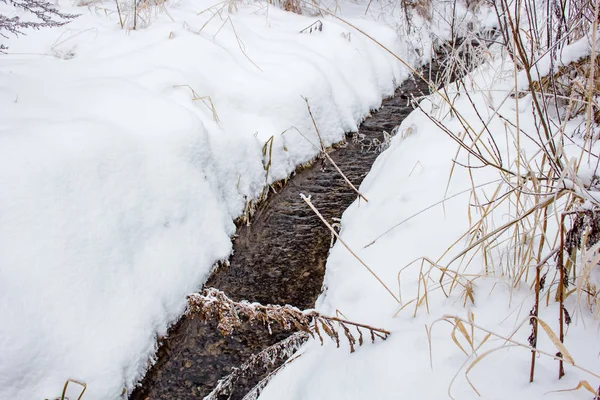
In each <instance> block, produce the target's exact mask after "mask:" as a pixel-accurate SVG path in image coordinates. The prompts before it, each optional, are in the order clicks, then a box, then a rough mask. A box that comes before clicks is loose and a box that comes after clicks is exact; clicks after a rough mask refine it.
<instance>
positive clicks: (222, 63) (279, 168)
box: [0, 0, 420, 400]
mask: <svg viewBox="0 0 600 400" xmlns="http://www.w3.org/2000/svg"><path fill="white" fill-rule="evenodd" d="M232 4H234V5H235V7H234V9H233V10H232V11H231V12H228V11H227V9H223V6H222V3H221V4H218V5H215V4H214V2H210V1H194V2H192V1H187V0H184V1H180V2H175V3H172V4H168V5H167V6H166V8H162V9H161V8H157V10H155V11H156V12H154V11H153V12H151V13H150V14H148V15H149V16H151V20H150V21H149V22H148V21H146V22H147V23H146V24H145V25H146V27H145V28H144V29H138V30H131V29H121V27H120V25H119V19H118V16H117V14H116V12H115V5H114V3H93V4H91V5H90V6H89V7H88V8H86V7H74V6H71V5H69V4H66V3H61V10H62V11H64V12H72V13H78V14H81V16H80V17H79V18H77V19H76V20H74V21H73V22H72V23H70V24H68V25H66V26H65V27H63V28H59V29H53V30H47V29H46V30H41V31H29V32H27V35H25V36H20V37H19V38H12V37H11V38H10V39H9V40H5V41H4V40H3V43H4V44H6V45H7V46H8V47H9V50H8V54H6V55H3V56H2V58H0V87H1V90H0V110H1V111H0V114H1V118H0V187H1V188H2V190H1V192H0V320H1V321H3V323H2V324H0V349H1V350H2V357H1V359H0V398H2V399H34V398H35V399H39V398H57V397H60V394H61V391H62V388H63V385H64V383H65V382H66V381H67V379H74V380H77V381H80V382H84V383H86V384H87V390H86V392H85V397H84V398H85V399H86V400H87V399H89V400H94V399H102V400H110V399H117V398H121V395H122V393H125V394H126V393H127V392H129V391H131V389H132V387H133V386H134V385H135V383H136V382H137V380H138V379H140V378H141V377H142V376H143V374H144V372H145V371H146V369H147V367H148V364H149V361H150V360H151V358H152V357H153V355H154V353H155V351H156V343H157V339H158V338H160V337H161V336H163V335H165V333H166V332H167V328H168V326H169V325H170V324H171V323H173V322H174V321H176V320H177V319H178V318H179V316H180V315H181V313H182V311H183V310H184V307H185V304H186V295H187V294H189V293H191V292H194V291H195V290H197V289H198V288H199V287H201V285H202V284H203V282H204V281H205V280H206V278H207V276H208V274H209V272H210V270H211V268H212V266H213V265H214V263H215V262H216V261H218V260H222V259H226V258H227V257H228V256H229V254H230V252H231V241H230V236H231V235H232V234H233V233H234V232H235V226H234V223H233V220H234V219H235V218H237V217H238V216H240V215H241V214H242V212H243V211H244V208H245V207H246V205H247V203H248V202H249V201H251V200H254V199H256V198H258V197H259V196H260V194H261V193H262V190H263V188H264V186H265V185H266V184H268V183H271V182H273V181H276V180H278V179H282V178H285V177H287V176H288V175H289V174H290V173H291V172H292V171H293V170H294V168H295V167H296V166H297V165H298V164H301V163H304V162H306V161H309V160H310V159H312V158H313V157H314V156H315V155H316V152H317V149H315V148H314V147H313V146H312V145H311V144H310V143H309V141H312V142H317V138H316V135H315V133H314V129H313V127H312V122H311V120H310V118H309V116H308V113H307V110H306V104H305V101H304V100H303V98H302V96H304V97H305V98H307V99H308V100H309V102H310V106H311V109H312V111H313V114H314V116H315V118H316V121H317V123H318V125H319V129H320V132H321V135H322V138H323V141H324V144H325V145H330V144H332V143H334V142H337V141H340V140H342V139H343V137H344V132H346V131H352V130H356V128H357V124H358V123H359V122H360V121H361V120H362V119H363V118H364V117H365V116H366V115H368V113H369V111H370V110H371V109H375V108H377V107H378V106H379V105H380V104H381V99H382V98H383V97H385V96H389V95H391V94H392V93H393V90H394V88H395V84H396V83H398V82H400V81H401V80H402V79H404V78H405V77H406V76H408V72H407V71H406V69H405V68H404V67H402V65H401V63H400V62H398V61H397V60H395V59H394V58H393V57H392V56H391V55H389V54H388V53H386V52H385V51H384V50H382V49H381V48H380V47H379V46H378V45H376V44H374V43H373V42H371V41H370V40H368V39H367V38H365V37H362V36H360V35H356V34H352V35H348V33H349V32H350V30H351V28H349V26H347V25H345V24H344V23H342V22H340V21H338V20H336V19H334V18H331V17H319V18H318V19H320V20H321V21H322V23H323V30H322V31H316V32H313V33H302V34H301V33H299V32H300V31H301V30H302V29H303V28H305V27H307V26H309V25H310V24H312V23H313V22H315V21H316V20H317V18H316V17H311V16H299V15H296V14H292V13H287V12H283V11H281V10H280V9H278V8H276V7H273V6H270V5H268V4H267V3H264V2H256V3H250V4H247V5H242V4H237V3H232ZM3 7H4V8H3V10H5V9H6V7H5V5H3ZM207 9H208V11H204V12H201V11H203V10H207ZM362 10H363V12H364V9H362ZM346 16H347V17H348V16H349V15H346ZM350 16H351V15H350ZM351 21H353V22H354V23H355V24H356V25H358V26H360V27H361V29H363V30H365V31H366V32H369V33H370V34H371V35H373V36H374V37H375V38H377V39H378V40H379V41H380V42H381V43H383V44H385V45H386V46H388V47H390V48H391V49H393V50H394V51H396V52H398V53H399V54H405V55H406V56H407V59H408V60H409V61H410V62H411V63H418V62H420V61H419V60H418V58H417V57H416V56H415V55H411V54H412V53H409V52H408V50H407V44H406V42H403V41H402V40H400V39H399V37H398V32H397V31H396V30H395V29H394V28H392V27H389V26H387V25H385V24H383V23H379V22H376V21H373V20H369V19H360V20H359V19H356V20H353V19H351ZM126 24H131V19H130V18H129V19H127V20H126ZM140 24H141V25H144V24H142V22H140ZM292 127H294V128H296V129H297V130H298V131H300V132H301V133H302V135H300V134H299V133H298V132H297V131H296V129H290V128H292ZM271 137H273V138H274V139H273V153H272V160H271V161H272V162H271V164H270V168H269V171H268V175H267V172H266V171H265V165H267V164H268V161H269V160H268V156H264V155H263V151H262V149H263V145H264V144H265V142H267V141H268V140H269V139H270V138H271ZM305 137H306V138H305ZM307 139H308V140H307ZM267 154H268V153H267ZM70 388H71V386H70ZM78 393H79V388H77V387H76V385H73V387H72V389H70V390H69V392H68V396H71V397H76V396H77V395H78Z"/></svg>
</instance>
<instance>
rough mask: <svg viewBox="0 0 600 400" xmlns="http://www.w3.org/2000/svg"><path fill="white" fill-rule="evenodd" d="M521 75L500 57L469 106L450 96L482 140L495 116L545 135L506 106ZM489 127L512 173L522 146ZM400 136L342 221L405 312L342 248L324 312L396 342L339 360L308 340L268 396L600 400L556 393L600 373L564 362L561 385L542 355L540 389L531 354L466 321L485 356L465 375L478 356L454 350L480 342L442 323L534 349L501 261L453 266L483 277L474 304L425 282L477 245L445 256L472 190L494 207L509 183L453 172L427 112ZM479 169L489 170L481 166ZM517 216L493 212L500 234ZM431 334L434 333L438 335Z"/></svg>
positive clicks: (583, 332)
mask: <svg viewBox="0 0 600 400" xmlns="http://www.w3.org/2000/svg"><path fill="white" fill-rule="evenodd" d="M511 68H512V66H511V63H510V61H507V60H506V59H501V58H498V59H495V61H493V62H492V61H490V62H489V64H488V65H487V66H485V67H482V68H480V69H478V70H477V71H476V72H475V73H473V74H472V76H471V77H470V78H469V80H468V81H467V83H466V84H465V86H461V88H463V87H469V88H470V89H471V90H472V91H471V96H470V98H467V96H462V95H460V94H458V93H457V88H456V87H455V86H452V87H450V88H449V89H448V93H450V95H451V97H452V98H453V99H454V101H455V102H454V106H455V107H456V109H457V110H459V111H460V113H461V115H462V116H464V117H465V120H466V121H468V123H470V124H473V126H474V130H475V131H476V132H478V131H479V129H481V123H479V122H478V121H479V118H480V117H481V118H482V119H483V120H484V121H487V120H488V119H490V118H491V117H492V115H494V113H495V112H496V111H497V112H498V114H500V115H503V116H504V117H505V118H510V119H511V120H512V121H513V122H514V120H515V118H517V117H518V118H520V127H521V129H522V130H523V131H524V132H535V129H536V126H535V121H534V120H533V117H532V111H531V110H532V105H531V99H530V98H529V99H527V98H524V99H521V100H520V104H519V107H518V108H517V104H518V103H516V101H515V100H514V99H510V98H508V97H507V95H508V94H509V92H510V90H506V89H507V88H509V89H510V88H511V87H514V78H513V73H514V71H513V70H512V69H511ZM472 104H474V105H475V106H476V109H477V111H478V112H479V116H478V115H477V114H475V111H474V109H473V106H472ZM434 105H435V106H434ZM421 106H422V107H423V109H424V110H425V111H426V112H428V113H431V114H432V115H434V116H435V117H437V118H440V119H441V120H442V121H443V123H444V124H445V125H446V126H447V127H448V129H449V130H450V131H452V132H454V133H455V134H459V133H460V132H461V130H463V127H462V125H461V124H460V123H459V121H458V119H457V118H456V117H455V114H450V113H449V112H448V107H445V106H444V104H443V103H442V102H441V101H440V99H439V98H437V97H435V96H431V97H429V98H427V99H425V100H423V101H422V102H421ZM579 123H581V121H579ZM573 125H576V124H573ZM489 129H490V131H491V132H492V134H493V135H494V137H495V138H496V139H497V141H496V143H497V145H498V150H499V152H500V154H502V156H503V159H504V162H505V165H510V166H511V167H512V166H513V164H512V162H513V161H514V158H515V157H516V154H515V153H514V152H511V151H509V149H512V148H513V146H514V143H511V142H512V140H507V139H506V129H507V128H506V126H505V124H504V122H503V120H502V119H500V118H495V119H494V120H493V121H492V122H491V123H490V125H489ZM567 131H569V127H567ZM398 132H399V133H398V135H397V136H396V137H395V138H394V139H393V141H392V144H391V147H390V148H389V149H388V150H386V151H385V152H384V153H383V154H382V155H381V156H380V157H379V158H378V159H377V161H376V163H375V165H374V166H373V168H372V170H371V172H370V173H369V175H368V176H367V178H366V179H365V181H364V182H363V184H362V185H361V187H360V191H361V192H362V193H363V194H364V195H365V196H366V197H367V198H368V199H369V202H368V203H365V202H361V201H358V200H357V201H356V202H355V203H354V204H353V205H352V206H351V207H350V208H349V209H348V210H347V211H346V212H345V213H344V215H343V218H342V223H341V226H342V230H341V238H342V239H343V240H344V241H345V242H346V243H347V244H348V245H349V246H350V248H352V249H353V251H354V252H356V253H357V255H358V256H359V257H360V258H361V259H362V260H363V261H364V262H366V264H367V265H369V267H370V268H371V269H373V270H374V271H375V273H376V274H377V275H378V276H379V277H380V278H381V279H382V280H383V282H385V284H386V285H387V286H388V287H390V288H391V289H392V291H393V292H394V293H397V295H398V296H400V295H401V300H402V304H398V303H397V302H396V300H394V298H393V297H392V296H390V294H389V293H388V292H386V290H385V289H384V288H383V287H382V286H381V284H380V283H379V282H378V281H377V280H376V279H375V278H374V277H372V276H371V275H370V274H369V272H368V271H367V270H366V269H365V268H364V267H363V266H362V265H361V264H360V263H359V262H358V261H357V260H356V259H355V258H354V257H353V256H352V255H351V254H350V253H349V252H348V251H347V250H346V249H345V248H344V247H343V246H342V245H341V243H339V242H338V243H336V244H335V246H334V247H333V248H332V250H331V253H330V256H329V259H328V262H327V266H326V268H327V269H326V282H325V283H326V291H325V293H324V294H323V295H321V297H320V298H319V301H318V303H317V309H318V310H319V311H320V312H322V313H323V314H325V315H340V314H341V315H342V316H343V317H344V318H346V319H349V320H353V321H357V322H360V323H364V324H369V325H371V326H375V327H379V328H384V329H387V330H390V331H391V332H392V334H391V336H390V337H389V339H388V340H387V341H385V342H377V343H375V344H371V343H366V344H365V345H364V346H362V347H361V348H359V349H357V351H356V352H355V353H353V354H350V352H349V349H348V347H347V346H346V347H345V346H344V344H343V343H342V345H341V348H340V349H337V348H336V346H335V344H334V343H332V342H327V343H325V345H324V346H320V343H319V341H318V340H310V341H309V342H308V343H307V344H306V345H305V346H304V347H303V349H301V350H300V351H301V352H302V353H303V354H302V356H301V357H299V358H298V359H296V360H295V361H293V362H292V363H291V364H290V365H289V366H287V367H286V368H285V369H283V370H282V372H280V373H279V374H278V375H276V376H275V378H274V379H273V380H272V381H271V383H269V385H268V386H267V387H266V389H265V391H264V392H263V393H262V395H261V396H260V399H261V400H271V399H282V398H284V399H288V400H300V399H304V400H306V399H332V400H336V399H340V400H341V399H344V400H354V399H356V400H358V399H396V398H406V399H442V398H455V399H475V398H485V399H509V398H510V399H523V400H525V399H538V398H552V399H554V398H563V399H575V398H578V399H589V398H590V394H589V393H588V392H586V391H585V390H580V391H575V392H574V391H566V392H562V393H551V394H549V393H548V392H553V391H558V390H567V389H572V388H575V387H576V386H577V385H578V383H579V382H580V381H581V380H588V381H589V382H590V383H591V385H592V386H594V384H597V379H595V378H594V376H592V375H590V374H587V373H585V372H582V371H581V370H578V369H576V368H574V367H571V366H569V365H568V364H567V363H565V369H566V376H565V377H563V378H562V379H561V380H558V379H557V375H558V363H557V362H556V361H554V360H553V359H552V358H551V357H547V356H539V357H538V358H537V360H536V377H535V381H534V382H533V383H532V384H530V383H529V366H530V357H531V354H530V352H529V351H528V350H527V349H524V348H522V347H515V346H506V342H505V341H504V340H502V339H499V338H498V337H496V336H491V337H489V338H487V339H486V332H484V331H481V330H479V329H473V330H471V328H470V326H469V325H467V324H464V325H463V326H465V327H466V332H467V334H468V335H469V337H471V338H472V339H471V340H472V345H473V346H474V347H476V348H477V347H478V346H480V345H482V347H481V348H479V350H478V351H477V352H476V354H477V355H486V354H487V356H486V357H485V358H483V359H482V360H480V361H479V362H478V363H476V365H475V366H474V368H473V369H471V370H470V371H467V367H468V366H469V365H470V364H471V363H473V362H474V361H476V356H471V357H469V356H468V355H467V354H466V353H464V352H463V351H462V350H461V349H460V348H459V347H458V346H457V343H460V345H461V346H463V348H464V349H466V351H467V352H469V354H470V353H471V347H470V346H471V344H470V343H469V342H468V341H467V340H466V339H465V336H464V335H463V334H462V333H461V332H460V331H459V330H456V331H455V332H454V334H455V338H456V342H455V341H454V340H453V338H452V325H450V324H448V323H446V322H437V323H435V322H436V321H438V320H440V319H442V318H443V317H444V316H445V315H453V316H458V317H461V318H464V319H465V320H469V319H470V320H472V321H474V323H475V324H477V325H478V326H481V327H485V328H486V329H488V330H490V331H491V332H494V333H496V334H498V335H500V336H501V337H502V336H504V337H508V336H510V335H511V334H512V333H513V331H515V330H517V328H518V327H519V326H521V325H520V324H523V325H522V326H523V327H522V328H521V329H518V330H517V333H516V334H514V336H512V337H511V339H512V340H516V341H518V342H520V343H523V344H527V343H528V336H529V334H530V332H531V330H530V328H529V325H528V321H529V311H530V310H531V308H532V306H533V304H534V298H533V295H532V293H531V290H530V289H529V287H526V286H527V285H517V286H515V287H513V286H512V285H511V279H512V278H511V277H510V276H507V275H506V274H504V273H502V272H503V270H502V268H501V267H504V266H503V265H502V263H499V264H496V267H494V263H491V262H489V260H488V262H486V260H484V259H482V257H480V256H476V257H475V258H474V259H473V261H472V262H471V264H470V265H469V266H468V267H466V266H465V263H462V262H456V263H453V264H451V266H450V269H454V270H459V271H460V273H461V274H463V275H464V276H467V277H468V278H469V279H473V283H474V286H473V287H472V289H473V292H472V295H473V300H474V303H471V301H470V299H469V293H471V292H470V288H467V287H464V288H461V287H460V286H459V285H456V288H455V289H454V291H453V292H452V294H451V295H450V296H449V297H446V296H444V294H443V293H442V291H441V290H440V288H439V281H438V280H439V278H440V276H441V275H440V274H439V273H437V272H435V269H434V272H433V273H432V274H431V275H428V278H427V279H425V281H423V280H420V276H421V275H420V274H421V273H426V272H427V271H428V270H429V269H430V264H428V261H427V260H433V262H435V261H436V260H438V259H440V257H441V259H440V262H439V265H441V266H446V265H447V263H448V262H450V261H451V260H452V258H453V257H454V256H455V255H456V253H457V251H458V249H459V248H460V249H462V248H465V247H466V246H467V245H468V243H469V242H468V237H467V238H464V237H463V238H462V239H460V240H459V242H458V243H459V246H458V247H457V248H454V249H453V250H451V251H450V252H448V253H446V251H447V249H448V248H449V247H451V245H452V244H453V243H454V242H455V241H456V240H457V239H459V238H461V236H462V234H463V233H464V232H465V231H466V230H467V229H468V228H469V215H468V210H469V205H470V204H471V203H473V198H472V197H471V196H470V193H471V188H472V187H473V186H476V185H481V187H480V188H478V189H477V192H478V193H479V194H480V196H481V199H480V200H481V201H482V202H484V200H485V199H490V198H491V196H490V195H491V194H492V193H491V192H492V191H493V190H494V189H495V187H496V185H497V182H498V179H499V175H498V173H497V172H496V171H495V170H494V169H492V168H486V169H471V170H468V169H466V168H462V167H460V166H459V165H456V164H455V165H454V169H453V159H456V157H457V144H456V143H455V142H454V141H453V140H452V139H451V138H450V137H449V136H448V135H447V134H445V133H444V132H443V131H442V130H440V129H439V128H438V126H437V125H435V124H434V123H433V122H432V121H431V120H430V119H429V118H428V117H427V116H426V115H425V114H424V113H423V112H421V111H414V112H413V113H412V114H410V116H409V117H408V118H406V120H405V121H404V122H403V124H402V125H401V127H400V128H399V131H398ZM520 140H521V141H522V142H521V146H522V147H521V148H522V154H519V155H518V156H519V157H523V159H524V160H529V159H531V158H532V157H541V155H539V152H537V153H536V152H535V151H534V150H535V146H532V145H531V144H532V143H531V142H529V141H528V139H527V138H526V137H525V135H523V136H521V137H520ZM490 143H491V142H490ZM490 145H491V144H490ZM565 146H566V148H565V151H567V152H568V151H573V153H575V154H577V152H578V151H581V150H580V148H579V147H578V146H581V144H580V143H573V144H568V145H565ZM462 153H466V152H464V151H463V152H462ZM457 161H459V162H461V163H465V164H466V163H468V162H469V159H468V158H467V157H466V156H464V154H463V155H462V156H459V157H458V159H457ZM470 162H471V164H473V165H478V163H477V162H476V161H474V159H473V158H471V160H470ZM594 163H595V161H594ZM451 171H452V172H451ZM471 177H472V179H473V181H471ZM472 185H473V186H472ZM305 194H306V195H309V194H310V193H305ZM486 195H487V197H486ZM444 199H446V200H445V201H443V200H444ZM510 211H511V210H510V209H507V208H506V207H499V208H498V209H497V210H496V211H494V216H495V217H494V219H495V221H496V223H497V225H495V226H500V225H501V224H504V223H506V222H507V221H509V220H510V219H511V218H513V217H511V215H512V214H509V212H510ZM403 221H404V222H403ZM392 228H393V229H392ZM389 229H391V231H389V232H388V233H386V234H385V235H383V236H381V235H382V234H383V233H384V232H387V231H388V230H389ZM378 237H379V239H377V240H376V241H375V242H374V244H372V245H370V246H367V245H368V244H369V243H372V242H373V240H374V239H376V238H378ZM498 242H499V243H498V247H499V249H503V247H502V246H503V244H502V243H501V241H498ZM365 246H367V247H365ZM500 251H501V250H499V252H500ZM508 254H510V253H508ZM459 261H460V260H459ZM422 262H423V263H422ZM494 268H497V270H494ZM552 270H553V268H551V272H550V273H549V275H548V281H549V280H550V279H551V274H552V273H553V272H552ZM530 273H533V272H530ZM484 275H486V276H484ZM446 276H447V277H448V274H447V275H446ZM448 279H449V278H448ZM462 282H463V283H464V282H466V280H463V281H462ZM424 284H426V285H427V290H428V293H429V295H428V296H427V301H426V302H425V301H423V303H421V304H420V305H419V306H418V307H417V305H416V302H414V301H413V302H411V300H412V299H414V298H415V297H416V296H417V294H418V292H420V293H421V294H422V293H423V290H424ZM448 287H449V285H446V290H448ZM467 289H469V291H467ZM553 294H554V290H552V296H553ZM573 297H574V296H571V297H570V298H569V299H568V302H567V308H568V309H569V310H571V312H573V311H572V310H576V312H575V315H576V317H575V319H574V321H573V322H572V324H571V325H570V326H569V328H568V332H567V335H566V339H565V345H566V347H567V349H568V350H569V352H570V354H571V355H572V356H573V358H574V359H575V360H576V362H577V364H578V365H579V366H581V367H583V368H588V369H590V370H591V371H597V368H595V366H596V365H597V357H598V353H599V352H600V344H599V343H600V342H599V341H598V336H597V327H598V321H597V320H594V319H593V316H591V315H590V312H589V311H588V310H585V309H583V308H581V307H578V306H577V305H576V304H575V299H573ZM545 299H546V298H545V297H544V300H543V303H544V305H543V306H542V307H541V309H540V318H541V319H543V320H545V321H546V322H547V323H548V324H549V325H550V327H551V328H552V329H553V330H554V331H555V332H557V327H558V313H559V311H558V305H557V304H556V303H555V302H554V301H553V300H552V299H550V305H549V306H547V305H546V301H545ZM338 313H340V314H338ZM572 315H573V314H572ZM434 323H435V324H434ZM427 329H431V330H430V331H429V333H430V335H431V336H430V338H428V331H427ZM538 338H539V339H538V348H539V349H541V350H542V351H545V352H547V353H548V354H550V355H553V354H555V353H556V352H557V349H556V347H555V346H554V344H553V343H552V341H551V339H550V338H549V337H548V336H547V335H546V334H544V333H543V331H542V329H541V328H540V334H539V336H538ZM484 342H485V343H484ZM488 351H489V353H487V352H488ZM466 372H468V376H467V375H466ZM469 380H470V381H469ZM471 384H472V385H473V386H471ZM594 388H595V387H594ZM476 390H477V391H478V392H479V394H478V393H477V392H476ZM479 395H480V396H481V397H480V396H479ZM449 396H450V397H449Z"/></svg>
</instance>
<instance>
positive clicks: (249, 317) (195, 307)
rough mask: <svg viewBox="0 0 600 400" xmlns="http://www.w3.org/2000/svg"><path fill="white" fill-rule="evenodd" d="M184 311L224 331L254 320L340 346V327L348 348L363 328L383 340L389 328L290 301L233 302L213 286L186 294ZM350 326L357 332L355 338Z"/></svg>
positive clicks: (359, 336)
mask: <svg viewBox="0 0 600 400" xmlns="http://www.w3.org/2000/svg"><path fill="white" fill-rule="evenodd" d="M186 314H187V315H190V316H192V317H198V318H201V319H202V320H204V321H217V327H218V329H219V331H221V333H222V334H223V335H231V334H232V333H233V331H234V330H235V329H236V328H238V327H240V326H241V325H242V324H244V323H245V321H250V322H251V321H257V322H260V323H262V324H264V325H266V326H267V327H268V329H269V331H271V326H272V325H273V324H277V325H279V326H280V327H281V328H283V329H284V330H288V331H300V332H305V333H306V334H308V335H310V336H311V337H313V338H315V337H318V338H319V340H320V341H321V343H323V336H324V335H326V336H328V337H329V338H330V339H331V340H333V341H334V342H335V343H336V345H337V346H338V347H339V346H340V333H339V332H340V329H341V331H342V332H343V334H344V336H345V337H346V339H348V345H349V347H350V352H354V351H355V344H356V343H358V344H359V345H360V346H362V344H363V332H362V331H363V330H366V331H367V332H368V333H369V335H370V337H371V341H372V342H373V343H374V342H375V338H380V339H382V340H385V339H386V338H387V337H388V335H389V334H390V332H388V331H386V330H385V329H380V328H374V327H372V326H369V325H365V324H360V323H357V322H352V321H348V320H345V319H340V318H336V317H327V316H324V315H321V314H320V313H319V312H317V311H315V310H306V311H301V310H299V309H298V308H296V307H293V306H290V305H284V306H281V305H266V306H265V305H262V304H259V303H249V302H247V301H240V302H236V301H233V300H231V299H230V298H229V297H227V295H225V293H223V292H222V291H220V290H217V289H214V288H207V289H204V290H203V291H202V292H201V293H194V294H191V295H189V296H188V309H187V311H186ZM350 327H352V328H354V329H355V330H356V331H357V333H358V338H356V337H355V336H354V335H355V334H353V333H352V332H351V331H350Z"/></svg>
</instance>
